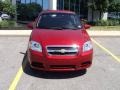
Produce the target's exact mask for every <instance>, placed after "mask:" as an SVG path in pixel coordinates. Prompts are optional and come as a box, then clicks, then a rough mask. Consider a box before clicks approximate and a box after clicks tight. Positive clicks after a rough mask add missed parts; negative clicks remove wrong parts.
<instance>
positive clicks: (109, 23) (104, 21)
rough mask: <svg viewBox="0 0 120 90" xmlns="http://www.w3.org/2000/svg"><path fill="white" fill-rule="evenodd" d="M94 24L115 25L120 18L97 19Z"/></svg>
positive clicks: (119, 22) (118, 23)
mask: <svg viewBox="0 0 120 90" xmlns="http://www.w3.org/2000/svg"><path fill="white" fill-rule="evenodd" d="M95 25H96V26H117V25H120V20H118V19H112V20H98V21H97V22H96V23H95Z"/></svg>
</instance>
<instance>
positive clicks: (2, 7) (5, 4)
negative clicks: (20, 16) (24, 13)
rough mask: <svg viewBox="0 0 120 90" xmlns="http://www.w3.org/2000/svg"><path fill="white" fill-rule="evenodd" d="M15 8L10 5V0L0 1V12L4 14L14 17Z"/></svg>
mask: <svg viewBox="0 0 120 90" xmlns="http://www.w3.org/2000/svg"><path fill="white" fill-rule="evenodd" d="M15 9H16V8H15V6H14V5H12V3H11V2H10V0H5V1H0V11H3V12H6V13H8V14H10V15H11V16H14V15H15Z"/></svg>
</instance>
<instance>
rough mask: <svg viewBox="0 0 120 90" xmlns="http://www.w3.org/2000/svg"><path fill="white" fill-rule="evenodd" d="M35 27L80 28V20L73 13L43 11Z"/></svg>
mask: <svg viewBox="0 0 120 90" xmlns="http://www.w3.org/2000/svg"><path fill="white" fill-rule="evenodd" d="M37 28H40V29H55V30H56V29H58V30H62V29H75V30H76V29H80V28H81V24H80V20H79V18H78V17H77V15H75V14H68V13H45V14H42V15H41V17H40V19H39V21H38V25H37Z"/></svg>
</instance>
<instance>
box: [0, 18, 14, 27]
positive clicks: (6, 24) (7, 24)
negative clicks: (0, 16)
mask: <svg viewBox="0 0 120 90" xmlns="http://www.w3.org/2000/svg"><path fill="white" fill-rule="evenodd" d="M14 25H15V21H8V20H3V21H1V22H0V28H3V27H8V28H9V27H14Z"/></svg>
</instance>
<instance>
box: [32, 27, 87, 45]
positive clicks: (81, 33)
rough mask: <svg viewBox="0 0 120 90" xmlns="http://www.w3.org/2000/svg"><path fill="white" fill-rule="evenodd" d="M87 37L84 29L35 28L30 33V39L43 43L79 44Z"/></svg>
mask: <svg viewBox="0 0 120 90" xmlns="http://www.w3.org/2000/svg"><path fill="white" fill-rule="evenodd" d="M86 36H87V37H86ZM87 38H88V35H87V33H86V31H85V30H49V29H35V30H33V31H32V34H31V39H32V40H35V41H37V42H39V43H41V44H43V45H72V44H81V43H83V42H84V41H85V40H86V39H87Z"/></svg>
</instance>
